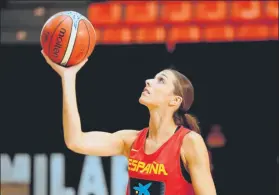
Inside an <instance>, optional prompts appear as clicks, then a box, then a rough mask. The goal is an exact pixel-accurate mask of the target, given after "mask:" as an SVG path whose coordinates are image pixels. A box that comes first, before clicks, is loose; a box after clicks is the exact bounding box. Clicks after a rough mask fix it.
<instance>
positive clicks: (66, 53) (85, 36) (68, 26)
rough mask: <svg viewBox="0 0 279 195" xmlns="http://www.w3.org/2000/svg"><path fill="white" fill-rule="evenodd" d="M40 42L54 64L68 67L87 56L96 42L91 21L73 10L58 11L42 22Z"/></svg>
mask: <svg viewBox="0 0 279 195" xmlns="http://www.w3.org/2000/svg"><path fill="white" fill-rule="evenodd" d="M40 43H41V46H42V49H43V51H44V53H45V54H46V55H47V56H48V57H49V58H50V59H51V60H52V61H53V62H55V63H56V64H59V65H62V66H65V67H69V66H74V65H76V64H79V63H80V62H81V61H83V60H84V59H86V58H88V57H89V56H90V55H91V54H92V52H93V50H94V47H95V44H96V32H95V29H94V27H93V25H92V24H91V22H90V21H89V20H88V19H87V18H86V17H85V16H83V15H81V14H80V13H77V12H74V11H64V12H59V13H57V14H55V15H53V16H52V17H50V18H49V19H48V20H47V21H46V23H45V24H44V26H43V28H42V31H41V36H40Z"/></svg>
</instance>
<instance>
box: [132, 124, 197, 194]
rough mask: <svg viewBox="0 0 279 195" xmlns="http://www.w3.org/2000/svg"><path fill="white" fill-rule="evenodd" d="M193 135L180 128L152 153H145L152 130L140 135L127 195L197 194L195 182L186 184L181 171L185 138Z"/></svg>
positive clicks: (146, 129) (135, 146)
mask: <svg viewBox="0 0 279 195" xmlns="http://www.w3.org/2000/svg"><path fill="white" fill-rule="evenodd" d="M189 132H190V130H189V129H186V128H184V127H179V128H178V129H177V131H176V132H175V133H174V134H173V135H172V137H171V138H170V139H169V140H168V141H167V142H165V143H164V144H163V145H162V146H161V147H160V148H159V149H158V150H157V151H156V152H154V153H152V154H146V153H145V151H144V146H145V140H146V137H147V133H148V128H145V129H143V130H142V131H141V132H140V133H139V135H138V137H137V138H136V140H135V142H134V143H133V146H132V148H131V152H130V156H129V163H128V173H129V183H128V186H127V195H194V190H193V187H192V185H191V183H189V182H188V181H186V179H185V178H184V177H183V175H182V171H181V155H180V149H181V146H182V142H183V138H184V136H185V135H186V134H187V133H189ZM183 168H184V167H183Z"/></svg>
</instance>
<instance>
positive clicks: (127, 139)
mask: <svg viewBox="0 0 279 195" xmlns="http://www.w3.org/2000/svg"><path fill="white" fill-rule="evenodd" d="M42 53H43V52H42ZM43 55H44V57H45V59H46V61H47V63H48V64H49V65H50V66H51V67H52V68H53V69H54V70H55V71H56V72H57V73H58V74H59V75H60V76H61V80H62V89H63V130H64V139H65V143H66V145H67V147H68V148H69V149H70V150H72V151H74V152H77V153H81V154H85V155H95V156H114V155H125V156H128V153H129V151H130V147H131V145H132V143H133V142H134V140H135V139H136V137H137V134H138V131H136V130H121V131H117V132H115V133H106V132H101V131H91V132H88V133H86V132H83V131H82V129H81V122H80V116H79V112H78V106H77V100H76V74H77V72H78V71H79V70H80V68H81V67H82V66H83V65H84V64H85V62H86V61H84V62H82V63H81V64H80V65H76V66H73V67H70V68H64V67H61V66H59V65H57V64H55V63H53V62H52V61H50V59H49V58H48V57H47V56H46V55H45V54H44V53H43Z"/></svg>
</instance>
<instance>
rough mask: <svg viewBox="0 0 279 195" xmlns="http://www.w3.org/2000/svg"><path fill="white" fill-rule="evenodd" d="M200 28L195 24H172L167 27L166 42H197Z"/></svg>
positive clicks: (199, 37)
mask: <svg viewBox="0 0 279 195" xmlns="http://www.w3.org/2000/svg"><path fill="white" fill-rule="evenodd" d="M200 40H201V30H200V28H199V27H197V26H188V25H174V26H172V27H171V28H170V29H169V33H168V42H198V41H200Z"/></svg>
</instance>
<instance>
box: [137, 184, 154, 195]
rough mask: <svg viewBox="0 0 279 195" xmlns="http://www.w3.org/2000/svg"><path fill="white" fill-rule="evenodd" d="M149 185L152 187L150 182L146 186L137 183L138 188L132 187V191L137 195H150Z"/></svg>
mask: <svg viewBox="0 0 279 195" xmlns="http://www.w3.org/2000/svg"><path fill="white" fill-rule="evenodd" d="M151 185H152V183H151V182H150V183H148V184H146V185H142V184H141V183H139V185H138V186H135V187H134V190H135V191H136V193H137V194H138V195H150V193H149V191H148V188H150V186H151Z"/></svg>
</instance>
